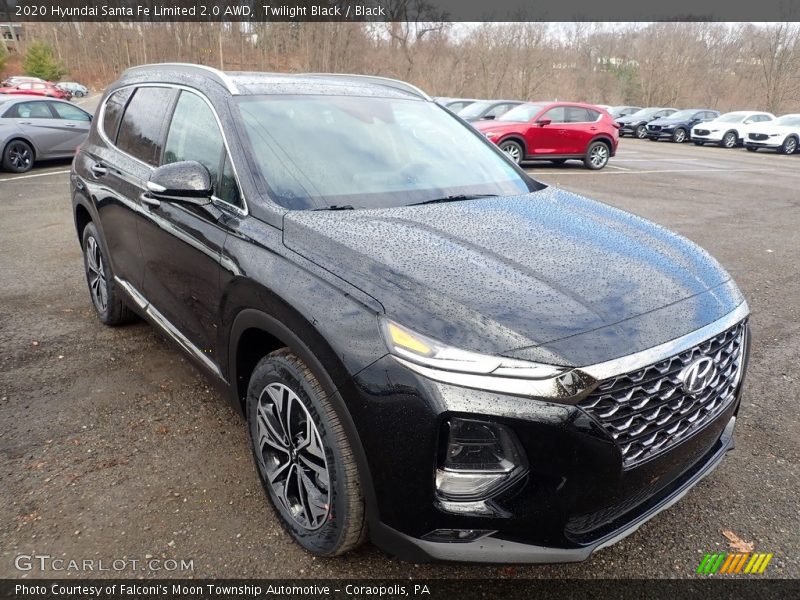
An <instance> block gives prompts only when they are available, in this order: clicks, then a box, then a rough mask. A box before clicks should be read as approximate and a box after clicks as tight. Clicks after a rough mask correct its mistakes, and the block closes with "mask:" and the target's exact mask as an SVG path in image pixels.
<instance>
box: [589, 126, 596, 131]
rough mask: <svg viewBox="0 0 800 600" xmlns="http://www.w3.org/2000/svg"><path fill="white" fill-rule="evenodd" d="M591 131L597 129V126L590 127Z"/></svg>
mask: <svg viewBox="0 0 800 600" xmlns="http://www.w3.org/2000/svg"><path fill="white" fill-rule="evenodd" d="M589 131H597V127H589Z"/></svg>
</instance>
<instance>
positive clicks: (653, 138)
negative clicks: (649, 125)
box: [647, 136, 659, 142]
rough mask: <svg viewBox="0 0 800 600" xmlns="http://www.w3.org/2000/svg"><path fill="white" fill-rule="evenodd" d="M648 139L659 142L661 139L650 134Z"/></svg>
mask: <svg viewBox="0 0 800 600" xmlns="http://www.w3.org/2000/svg"><path fill="white" fill-rule="evenodd" d="M647 139H648V140H650V141H651V142H657V141H659V138H657V137H650V136H647Z"/></svg>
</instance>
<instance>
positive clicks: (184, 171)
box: [71, 65, 748, 563]
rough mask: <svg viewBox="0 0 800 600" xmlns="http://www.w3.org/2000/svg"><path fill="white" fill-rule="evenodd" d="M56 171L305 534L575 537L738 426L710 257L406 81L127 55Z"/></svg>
mask: <svg viewBox="0 0 800 600" xmlns="http://www.w3.org/2000/svg"><path fill="white" fill-rule="evenodd" d="M71 182H72V203H73V208H74V215H75V224H76V226H77V230H78V236H79V238H80V240H81V243H82V247H83V252H84V262H85V270H86V276H87V279H88V284H89V290H90V296H91V301H92V303H93V305H94V308H95V310H96V312H97V314H98V316H99V318H100V320H101V321H102V322H104V323H106V324H108V325H116V324H120V323H123V322H125V321H127V320H129V319H130V318H132V317H134V315H135V314H137V313H138V314H139V315H141V316H144V317H145V318H147V319H148V320H149V321H150V322H151V323H152V324H154V325H155V326H156V327H158V328H159V329H160V330H161V331H162V332H163V333H164V334H165V335H166V336H167V337H168V338H171V340H173V341H174V342H175V343H176V344H177V345H178V346H180V347H182V348H183V350H185V351H186V352H187V353H188V355H189V356H191V357H193V358H194V360H195V362H196V364H197V365H198V366H199V367H200V368H201V369H202V370H204V371H206V372H207V373H208V374H209V376H210V377H211V378H212V379H213V380H214V381H216V382H217V383H218V384H219V385H220V387H221V389H222V390H223V391H224V392H225V393H226V395H227V397H228V398H229V400H230V402H231V403H232V404H233V406H234V407H235V408H236V409H237V410H239V411H241V413H242V414H243V415H244V416H245V417H246V422H247V427H248V428H249V432H250V438H251V440H252V447H253V454H254V457H255V464H256V466H257V469H258V472H259V474H260V477H261V479H262V481H263V484H264V488H265V491H266V493H267V495H268V497H269V499H270V501H271V503H272V504H273V506H274V508H275V510H276V512H277V514H278V516H279V518H280V521H281V522H282V524H283V525H284V527H285V529H286V531H287V532H288V534H289V535H291V536H292V537H293V538H294V539H295V540H296V541H297V542H298V543H299V544H301V545H302V546H303V547H305V548H307V549H308V550H310V551H311V552H314V553H317V554H320V555H335V554H339V553H342V552H344V551H346V550H349V549H352V548H354V547H355V546H357V545H358V544H359V543H360V542H362V541H363V540H365V539H367V538H368V537H369V538H370V539H372V541H373V542H374V543H376V544H377V545H379V546H380V547H382V548H384V549H386V550H387V551H389V552H391V553H393V554H395V555H397V556H400V557H402V558H406V559H409V560H415V561H420V560H426V559H436V560H457V561H481V562H501V563H510V562H554V561H578V560H582V559H585V558H586V557H588V556H589V555H590V554H591V553H592V552H593V551H594V550H596V549H598V548H600V547H603V546H607V545H609V544H611V543H613V542H615V541H616V540H618V539H621V538H622V537H624V536H625V535H627V534H629V533H631V532H632V531H634V530H635V529H637V528H638V527H639V525H641V524H642V523H643V522H645V521H646V520H648V519H649V518H651V517H652V516H654V515H655V514H656V513H658V512H659V511H661V510H663V509H664V508H666V507H668V506H670V505H671V504H672V503H673V502H675V501H676V500H678V499H679V498H680V497H681V496H682V495H683V494H684V493H686V491H687V490H688V489H689V488H691V487H692V486H693V485H694V484H696V483H697V482H698V481H699V480H700V479H701V478H702V477H704V476H705V475H706V474H708V473H709V472H710V471H711V470H712V469H713V468H714V467H715V466H716V465H717V464H718V463H719V462H720V460H721V459H722V457H723V455H724V454H725V453H726V451H727V450H729V449H730V448H731V447H732V444H733V428H734V423H735V421H736V414H737V411H738V409H739V397H740V390H741V386H742V379H743V377H744V371H745V365H746V362H747V352H748V329H747V317H748V308H747V304H746V302H745V300H744V298H743V297H742V294H741V293H740V292H739V290H738V288H737V287H736V285H735V284H734V282H733V281H732V280H731V277H730V276H729V275H728V273H726V272H725V271H724V270H723V269H722V268H721V267H720V265H719V264H718V263H717V262H716V261H715V260H714V259H713V258H711V257H710V256H709V255H708V254H707V253H706V252H704V251H703V250H701V249H700V248H698V247H697V246H695V245H694V244H693V243H691V242H689V241H688V240H686V239H685V238H683V237H681V236H679V235H676V234H674V233H671V232H669V231H667V230H666V229H663V228H662V227H659V226H658V225H654V224H653V223H650V222H648V221H645V220H643V219H640V218H638V217H635V216H633V215H631V214H628V213H625V212H623V211H620V210H617V209H615V208H612V207H609V206H607V205H605V204H601V203H599V202H594V201H592V200H588V199H586V198H582V197H580V196H577V195H575V194H572V193H569V192H566V191H563V190H560V189H557V188H554V187H548V186H545V185H543V184H540V183H538V182H536V181H534V180H532V179H531V178H530V177H528V176H527V175H526V174H525V172H524V171H522V170H521V169H520V168H519V167H517V166H516V165H515V164H513V162H512V161H511V160H510V159H509V158H508V157H506V156H505V155H504V153H503V152H502V151H501V150H500V149H499V148H497V147H496V146H495V145H494V144H493V143H492V142H491V141H489V140H488V139H486V138H485V136H483V135H482V134H481V133H479V132H478V131H476V130H475V129H473V128H472V127H470V126H469V125H467V124H466V123H465V122H464V121H461V120H460V119H458V118H457V117H455V116H453V115H452V114H451V113H450V112H448V111H447V110H445V109H443V108H442V107H440V106H439V105H437V104H436V103H435V102H433V101H431V99H430V98H429V97H428V96H426V95H425V94H424V93H423V92H421V91H419V90H418V89H416V88H414V87H413V86H410V85H408V84H405V83H402V82H398V81H393V80H388V79H381V78H376V77H359V76H348V75H268V74H257V73H222V72H219V71H215V70H213V69H209V68H204V67H198V66H192V65H152V66H146V67H138V68H134V69H130V70H128V71H126V72H125V74H124V75H123V76H122V78H121V79H120V80H119V81H117V82H116V83H115V84H114V85H112V86H111V87H110V88H109V89H108V90H107V91H106V93H105V95H104V97H103V99H102V101H101V104H100V106H99V108H98V113H97V118H96V119H95V120H94V121H93V123H92V130H91V133H90V135H89V138H88V140H87V142H86V143H85V144H83V146H82V147H81V148H80V150H79V152H78V154H77V156H76V158H75V161H74V166H73V171H72V175H71ZM663 518H668V517H663Z"/></svg>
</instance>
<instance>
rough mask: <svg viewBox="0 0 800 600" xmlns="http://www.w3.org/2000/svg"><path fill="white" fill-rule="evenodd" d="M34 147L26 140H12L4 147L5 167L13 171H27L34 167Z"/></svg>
mask: <svg viewBox="0 0 800 600" xmlns="http://www.w3.org/2000/svg"><path fill="white" fill-rule="evenodd" d="M33 159H34V156H33V148H31V145H30V144H29V143H28V142H26V141H24V140H11V141H10V142H8V143H7V144H6V147H5V148H3V168H4V169H5V170H6V171H11V172H12V173H26V172H28V171H30V170H31V169H32V168H33Z"/></svg>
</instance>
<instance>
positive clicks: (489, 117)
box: [483, 115, 495, 121]
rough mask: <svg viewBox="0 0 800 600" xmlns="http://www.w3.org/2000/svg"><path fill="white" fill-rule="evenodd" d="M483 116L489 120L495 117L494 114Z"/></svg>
mask: <svg viewBox="0 0 800 600" xmlns="http://www.w3.org/2000/svg"><path fill="white" fill-rule="evenodd" d="M483 118H484V119H486V120H487V121H491V120H492V119H494V118H495V116H494V115H483Z"/></svg>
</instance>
